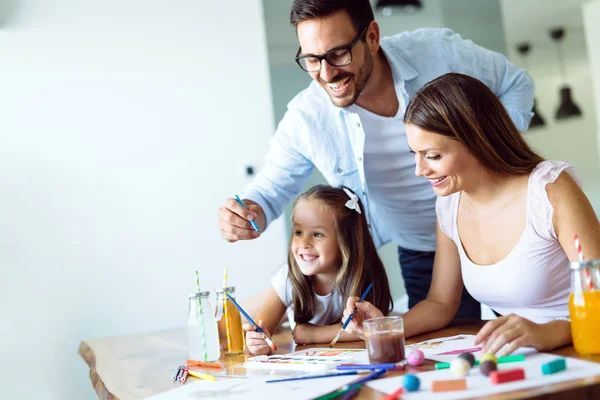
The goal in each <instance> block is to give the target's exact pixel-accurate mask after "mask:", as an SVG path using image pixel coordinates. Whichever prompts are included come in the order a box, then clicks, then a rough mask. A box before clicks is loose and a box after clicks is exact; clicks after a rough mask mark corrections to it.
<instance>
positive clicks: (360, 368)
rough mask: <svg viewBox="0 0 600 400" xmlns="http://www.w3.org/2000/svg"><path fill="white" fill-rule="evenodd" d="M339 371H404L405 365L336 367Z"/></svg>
mask: <svg viewBox="0 0 600 400" xmlns="http://www.w3.org/2000/svg"><path fill="white" fill-rule="evenodd" d="M336 369H337V370H338V371H360V370H366V369H369V370H374V369H404V363H387V364H341V365H338V366H337V367H336Z"/></svg>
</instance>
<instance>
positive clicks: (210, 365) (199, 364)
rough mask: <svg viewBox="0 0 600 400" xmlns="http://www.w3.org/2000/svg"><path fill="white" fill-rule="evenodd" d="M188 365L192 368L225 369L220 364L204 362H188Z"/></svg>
mask: <svg viewBox="0 0 600 400" xmlns="http://www.w3.org/2000/svg"><path fill="white" fill-rule="evenodd" d="M186 364H187V365H189V366H192V367H202V368H219V369H221V368H223V366H222V365H221V364H219V363H211V362H202V361H196V360H187V361H186Z"/></svg>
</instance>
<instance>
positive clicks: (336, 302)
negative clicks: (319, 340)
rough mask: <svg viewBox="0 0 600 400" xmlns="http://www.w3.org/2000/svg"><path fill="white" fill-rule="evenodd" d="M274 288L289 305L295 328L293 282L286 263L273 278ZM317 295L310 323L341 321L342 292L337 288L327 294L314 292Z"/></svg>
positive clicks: (289, 315)
mask: <svg viewBox="0 0 600 400" xmlns="http://www.w3.org/2000/svg"><path fill="white" fill-rule="evenodd" d="M271 285H273V289H275V292H276V293H277V295H278V296H279V298H280V299H281V301H282V302H283V304H285V306H286V307H287V315H288V319H289V321H290V327H291V329H294V327H295V326H296V323H295V321H294V305H293V302H292V300H293V297H292V291H293V288H292V283H291V282H290V280H289V278H288V266H287V264H284V265H283V266H282V267H281V268H280V269H279V270H278V271H277V273H275V275H273V277H272V278H271ZM314 296H315V314H314V316H313V317H312V319H311V320H310V321H308V322H309V323H311V324H313V325H318V326H326V325H332V324H335V323H338V322H340V320H341V318H342V315H343V313H344V307H343V304H342V302H343V299H342V294H341V293H340V291H339V289H337V288H335V289H334V290H333V291H332V292H331V293H329V294H328V295H325V296H321V295H318V294H316V293H314Z"/></svg>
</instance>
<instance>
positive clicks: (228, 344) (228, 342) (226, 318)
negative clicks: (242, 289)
mask: <svg viewBox="0 0 600 400" xmlns="http://www.w3.org/2000/svg"><path fill="white" fill-rule="evenodd" d="M226 286H227V267H225V271H224V273H223V289H225V287H226ZM223 294H224V293H223ZM227 303H228V300H227V296H223V314H225V336H227V352H228V353H229V354H231V331H230V330H229V313H228V312H227Z"/></svg>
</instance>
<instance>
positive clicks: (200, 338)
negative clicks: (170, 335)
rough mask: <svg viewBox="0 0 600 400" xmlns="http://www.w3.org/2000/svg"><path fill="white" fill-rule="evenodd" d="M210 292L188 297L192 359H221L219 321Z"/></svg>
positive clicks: (188, 329)
mask: <svg viewBox="0 0 600 400" xmlns="http://www.w3.org/2000/svg"><path fill="white" fill-rule="evenodd" d="M209 295H210V292H209V291H205V292H196V293H192V294H190V295H188V300H189V303H190V309H189V316H188V324H187V334H188V349H189V352H190V359H192V360H197V361H215V360H218V359H219V356H220V355H221V354H220V351H219V334H218V333H217V320H215V315H214V314H213V312H212V310H213V308H212V307H211V306H210V302H209V299H208V296H209Z"/></svg>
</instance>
